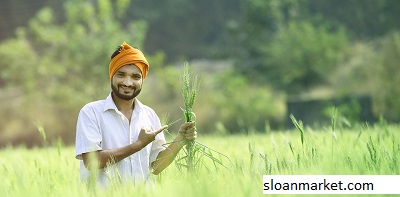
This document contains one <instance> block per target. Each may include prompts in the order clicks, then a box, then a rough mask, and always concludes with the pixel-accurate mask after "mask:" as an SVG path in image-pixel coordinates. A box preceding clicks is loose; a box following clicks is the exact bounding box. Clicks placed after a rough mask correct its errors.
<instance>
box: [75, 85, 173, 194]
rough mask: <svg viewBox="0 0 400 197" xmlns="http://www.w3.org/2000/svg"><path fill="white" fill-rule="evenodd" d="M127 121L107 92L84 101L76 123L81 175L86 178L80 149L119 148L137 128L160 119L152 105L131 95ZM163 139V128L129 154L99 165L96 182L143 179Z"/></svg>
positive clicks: (157, 124)
mask: <svg viewBox="0 0 400 197" xmlns="http://www.w3.org/2000/svg"><path fill="white" fill-rule="evenodd" d="M134 103H135V107H134V110H133V112H132V118H131V123H130V124H129V121H128V119H127V118H126V117H125V116H124V115H123V114H122V113H121V112H120V111H119V110H118V108H117V107H116V105H115V103H114V101H113V100H112V97H111V93H110V94H109V96H108V97H107V98H106V99H105V100H100V101H95V102H91V103H89V104H87V105H85V106H84V107H83V108H82V109H81V111H80V113H79V116H78V121H77V126H76V145H75V146H76V156H75V157H76V158H77V159H79V160H81V161H80V169H81V170H80V172H81V177H82V178H83V179H84V180H85V181H87V180H88V177H89V171H88V169H87V168H86V167H85V166H84V164H83V161H82V153H87V152H92V151H97V150H105V149H112V148H119V147H123V146H127V145H129V144H132V143H134V142H136V141H137V138H138V135H139V132H140V130H141V128H147V129H151V130H152V131H153V130H156V129H159V128H161V123H160V119H159V118H158V116H157V114H156V113H155V112H154V110H153V109H151V108H150V107H148V106H146V105H143V104H142V103H141V102H140V101H139V100H138V99H135V102H134ZM165 143H166V141H165V137H164V134H163V132H161V133H159V134H158V135H157V136H156V138H155V140H154V141H153V142H151V143H150V144H148V145H147V146H146V147H145V148H143V149H142V150H140V151H139V152H136V153H134V154H132V155H130V156H129V157H127V158H125V159H123V160H121V161H119V162H117V163H116V164H114V165H111V166H109V167H107V168H104V169H100V170H99V174H98V179H97V180H98V182H99V183H100V184H101V185H103V186H105V185H107V182H108V181H109V180H118V181H119V180H122V181H132V182H137V181H147V180H148V178H149V174H150V163H151V162H153V161H155V160H156V158H157V156H158V153H160V151H162V150H164V149H165V147H164V146H163V145H164V144H165Z"/></svg>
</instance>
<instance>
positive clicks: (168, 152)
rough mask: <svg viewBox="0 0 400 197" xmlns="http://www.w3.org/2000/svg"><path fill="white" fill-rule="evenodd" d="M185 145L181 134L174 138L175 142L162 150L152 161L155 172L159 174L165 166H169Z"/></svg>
mask: <svg viewBox="0 0 400 197" xmlns="http://www.w3.org/2000/svg"><path fill="white" fill-rule="evenodd" d="M184 145H185V142H184V140H183V138H182V137H181V136H178V137H176V138H175V139H174V141H173V143H171V144H170V145H169V146H168V148H166V149H165V150H163V151H161V152H160V153H159V154H158V156H157V159H156V160H155V161H154V162H153V163H151V167H152V169H153V174H155V175H157V174H159V173H160V172H162V171H163V170H164V169H165V168H167V167H168V166H169V165H170V164H171V163H172V161H174V159H175V157H176V155H177V154H178V153H179V151H180V150H181V149H182V147H183V146H184Z"/></svg>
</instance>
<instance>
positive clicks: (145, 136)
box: [137, 125, 168, 147]
mask: <svg viewBox="0 0 400 197" xmlns="http://www.w3.org/2000/svg"><path fill="white" fill-rule="evenodd" d="M167 127H168V125H164V126H162V127H161V128H159V129H157V130H155V131H151V130H150V129H145V128H142V129H140V133H139V137H138V140H137V143H139V144H140V145H141V146H142V147H145V146H147V144H149V143H150V142H152V141H154V140H155V139H156V135H157V134H159V133H161V132H162V131H163V130H164V129H166V128H167Z"/></svg>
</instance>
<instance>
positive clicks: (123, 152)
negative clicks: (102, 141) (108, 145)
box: [82, 141, 144, 169]
mask: <svg viewBox="0 0 400 197" xmlns="http://www.w3.org/2000/svg"><path fill="white" fill-rule="evenodd" d="M143 147H144V145H143V143H141V142H139V141H137V142H135V143H133V144H130V145H128V146H124V147H120V148H114V149H107V150H100V151H96V152H93V153H94V154H93V155H94V156H95V157H93V158H92V157H91V155H90V154H91V153H85V154H82V157H83V161H84V163H85V166H86V168H88V169H90V168H93V167H95V168H99V169H101V168H104V167H106V166H107V165H108V164H113V163H117V162H119V161H121V160H123V159H125V158H126V157H128V156H130V155H132V154H134V153H136V152H138V151H140V150H141V149H142V148H143ZM93 162H96V163H93Z"/></svg>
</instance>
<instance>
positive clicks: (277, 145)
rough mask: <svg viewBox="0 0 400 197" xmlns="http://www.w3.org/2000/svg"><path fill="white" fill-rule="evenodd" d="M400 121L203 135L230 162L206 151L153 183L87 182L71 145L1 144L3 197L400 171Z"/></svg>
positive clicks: (199, 192) (238, 189)
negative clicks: (195, 162) (193, 167)
mask: <svg viewBox="0 0 400 197" xmlns="http://www.w3.org/2000/svg"><path fill="white" fill-rule="evenodd" d="M399 137H400V128H399V126H397V125H389V126H376V127H368V126H365V125H363V126H358V127H357V128H353V129H351V130H350V129H338V131H337V132H336V134H335V135H332V134H331V133H330V131H329V129H327V130H325V131H324V130H320V131H313V130H311V129H307V128H306V129H305V133H304V139H305V141H304V144H302V143H301V140H300V135H299V133H298V132H297V131H291V132H270V133H266V134H254V135H248V136H239V135H237V136H225V137H222V136H201V135H199V137H198V142H200V143H202V144H204V145H206V146H208V147H212V148H213V149H215V150H216V151H219V152H221V153H223V154H225V155H227V156H228V157H229V159H226V158H222V159H221V160H222V162H223V164H224V165H225V166H226V167H227V168H228V169H226V168H224V167H222V166H220V165H215V166H216V167H217V169H216V168H215V166H214V164H213V163H212V162H210V160H209V159H208V158H203V162H204V163H203V164H202V166H201V169H200V171H199V172H198V173H196V174H191V175H189V176H188V175H187V174H186V172H185V171H183V172H180V171H179V170H178V169H177V166H175V165H174V164H171V166H170V167H169V168H168V169H167V170H166V171H165V172H163V173H162V174H161V175H159V176H154V177H153V180H154V182H155V184H154V187H152V188H153V189H150V188H148V187H145V186H143V185H136V186H133V185H131V184H125V185H118V186H113V187H110V188H108V189H106V190H103V189H100V188H97V189H96V188H95V189H93V188H88V187H87V186H86V185H85V184H84V183H82V182H81V181H80V180H79V165H78V164H79V163H78V161H77V160H76V159H75V158H74V153H75V152H74V151H75V149H74V147H72V146H68V147H65V146H63V145H54V146H49V147H46V148H33V149H26V148H24V147H20V148H18V147H16V148H5V149H2V150H0V178H1V180H2V181H1V183H0V191H2V194H1V196H92V194H95V195H96V196H131V195H139V196H182V195H184V196H262V175H264V174H273V175H278V174H288V175H292V174H306V175H307V174H322V175H323V174H339V175H346V174H348V175H350V174H354V175H358V174H360V175H361V174H388V175H390V174H396V175H398V174H400V165H399V161H398V158H399V156H400V144H399V142H398V140H396V139H399Z"/></svg>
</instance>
